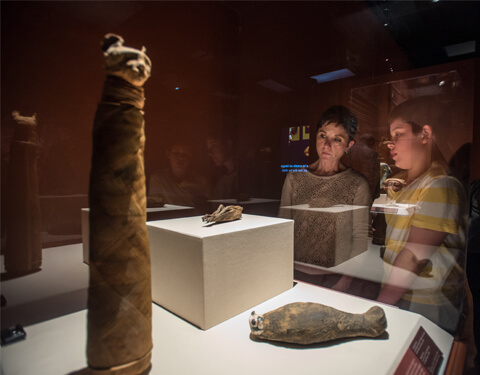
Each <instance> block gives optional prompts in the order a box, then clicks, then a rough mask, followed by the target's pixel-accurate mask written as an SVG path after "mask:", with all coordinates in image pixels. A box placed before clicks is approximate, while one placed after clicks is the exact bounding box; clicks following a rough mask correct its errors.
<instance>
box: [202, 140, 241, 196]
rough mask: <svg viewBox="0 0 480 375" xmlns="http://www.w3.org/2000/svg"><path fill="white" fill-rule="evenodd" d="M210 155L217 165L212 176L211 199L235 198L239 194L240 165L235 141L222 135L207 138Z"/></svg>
mask: <svg viewBox="0 0 480 375" xmlns="http://www.w3.org/2000/svg"><path fill="white" fill-rule="evenodd" d="M206 146H207V152H208V156H209V157H210V159H211V160H212V162H213V164H214V165H215V168H216V170H215V173H214V175H213V176H212V181H211V188H210V194H209V197H210V199H234V198H237V195H238V167H237V162H236V160H235V152H234V149H233V142H232V141H231V140H230V139H224V138H223V137H220V136H209V137H207V140H206Z"/></svg>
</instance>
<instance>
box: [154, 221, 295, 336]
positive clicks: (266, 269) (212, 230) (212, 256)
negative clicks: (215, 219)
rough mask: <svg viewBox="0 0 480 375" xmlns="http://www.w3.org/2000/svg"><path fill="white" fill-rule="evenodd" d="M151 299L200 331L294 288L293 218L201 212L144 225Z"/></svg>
mask: <svg viewBox="0 0 480 375" xmlns="http://www.w3.org/2000/svg"><path fill="white" fill-rule="evenodd" d="M147 228H148V234H149V239H150V253H151V259H152V296H153V301H154V302H155V303H157V304H159V305H161V306H163V307H165V308H166V309H168V310H170V311H172V312H173V313H175V314H177V315H178V316H181V317H182V318H184V319H186V320H187V321H189V322H191V323H192V324H195V325H196V326H198V327H200V328H202V329H208V328H210V327H213V326H215V325H217V324H219V323H221V322H223V321H225V320H227V319H229V318H231V317H233V316H235V315H237V314H239V313H241V312H243V311H245V310H247V309H249V308H251V307H252V306H255V305H257V304H259V303H261V302H263V301H265V300H267V299H269V298H272V297H274V296H276V295H277V294H279V293H282V292H284V291H286V290H288V289H290V288H291V287H292V286H293V221H292V220H286V219H278V218H271V217H264V216H256V215H246V214H244V215H242V219H240V220H236V221H231V222H227V223H219V224H214V225H211V224H206V223H203V222H202V217H201V216H194V217H187V218H181V219H172V220H161V221H153V222H149V223H148V224H147Z"/></svg>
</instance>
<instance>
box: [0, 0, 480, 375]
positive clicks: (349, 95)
mask: <svg viewBox="0 0 480 375" xmlns="http://www.w3.org/2000/svg"><path fill="white" fill-rule="evenodd" d="M1 10H2V12H1V13H2V15H1V17H2V23H1V25H2V26H1V29H2V45H1V49H2V64H1V65H2V66H1V77H2V98H1V103H2V105H1V108H2V125H1V126H2V132H1V133H2V165H1V170H2V179H1V181H2V182H1V184H2V200H1V212H2V234H1V260H2V262H1V267H2V269H1V272H2V273H1V284H2V285H1V294H2V307H1V328H2V341H3V334H4V333H5V334H7V333H8V332H7V330H8V329H9V328H11V327H15V326H16V325H19V328H18V330H17V331H19V332H20V330H21V328H22V327H23V329H24V331H25V333H26V337H25V336H24V335H23V336H22V335H20V336H21V337H19V341H16V342H13V343H7V342H5V343H3V344H2V349H1V350H2V364H1V366H2V374H3V373H4V374H5V375H8V374H14V373H30V372H31V371H32V369H33V367H29V366H31V365H32V366H33V365H34V366H35V371H36V373H42V374H43V373H45V374H50V373H57V372H58V373H68V372H72V371H75V370H79V369H81V368H82V367H85V366H86V365H87V363H88V358H87V355H86V354H85V344H86V340H87V334H86V330H85V327H86V325H87V323H88V319H89V318H88V315H87V310H88V309H87V300H88V293H89V292H88V289H89V273H90V270H91V268H92V267H91V264H90V262H91V259H90V249H91V241H90V239H91V237H90V236H91V233H92V227H91V226H90V225H91V224H92V216H89V215H90V212H91V211H92V207H89V205H90V203H89V184H90V183H91V174H90V173H91V170H93V168H92V160H93V161H94V162H93V166H94V167H95V166H96V167H98V165H99V164H98V160H96V159H95V158H92V153H93V154H94V135H93V136H92V130H93V127H94V126H93V125H94V120H95V119H96V117H95V116H96V111H97V106H98V105H99V103H100V104H101V103H104V101H103V99H102V90H104V86H102V85H104V82H105V80H106V71H105V66H104V52H105V51H102V49H101V48H100V46H101V43H102V40H103V38H104V36H105V35H106V34H107V33H111V32H113V33H116V34H118V35H121V36H122V37H123V38H124V39H125V43H126V44H127V45H128V46H131V47H132V48H135V49H137V50H138V51H140V50H141V48H142V46H145V47H146V52H145V53H146V54H148V57H149V59H150V60H151V63H152V72H151V77H150V78H149V79H148V81H147V82H146V83H145V85H144V87H143V88H144V93H145V99H146V100H145V104H144V106H143V108H140V109H141V110H142V111H143V112H142V116H143V119H144V121H145V122H144V125H143V126H144V134H145V144H144V150H143V149H142V150H141V153H142V155H141V159H142V163H143V164H142V168H143V171H142V173H143V174H144V177H145V182H144V187H141V189H144V190H142V191H144V193H145V201H144V202H143V200H142V199H143V198H142V199H141V200H142V205H143V204H144V205H145V207H144V208H146V216H145V219H146V221H147V226H148V230H149V234H150V243H149V245H150V253H151V254H152V258H151V259H152V267H153V268H154V269H152V276H153V282H152V288H153V296H154V298H153V304H152V322H153V328H152V338H153V344H154V349H153V352H152V355H153V357H152V366H153V367H152V368H151V370H150V373H152V374H156V373H172V374H173V373H209V374H217V373H218V374H220V373H222V374H223V373H238V374H241V373H246V372H248V373H259V374H260V373H271V372H273V371H275V372H278V373H282V372H287V371H288V372H292V371H298V372H299V373H305V374H307V373H318V372H321V371H323V372H326V373H328V372H330V371H331V370H332V369H336V370H337V372H338V373H345V374H346V373H352V371H353V372H357V373H371V372H372V371H374V370H373V369H376V370H378V373H385V374H393V373H395V374H402V373H406V370H405V366H407V367H408V365H409V364H410V365H412V366H413V364H414V363H415V364H416V363H417V362H416V361H418V360H419V359H418V358H419V357H421V354H419V353H418V352H415V350H413V349H412V348H413V347H417V349H418V348H419V347H421V345H417V346H416V345H415V343H418V342H419V337H420V336H421V337H422V340H423V339H424V338H425V340H427V342H428V343H430V342H431V343H432V344H431V346H429V349H428V350H432V351H433V353H434V355H435V356H436V357H435V358H436V359H435V361H434V363H433V364H432V363H429V364H426V363H422V364H421V365H420V364H418V366H421V367H422V366H423V367H422V368H429V369H430V370H431V371H433V372H431V373H450V372H451V371H455V370H457V371H458V370H459V369H460V371H461V369H465V371H466V372H468V371H470V372H471V373H474V371H476V370H477V369H478V367H477V362H476V345H475V340H477V343H478V337H480V331H478V327H477V326H478V322H477V321H478V319H479V317H478V310H479V309H478V306H479V305H478V301H479V300H480V280H478V276H476V272H475V269H478V268H477V266H478V265H479V264H480V262H479V260H480V259H479V258H480V256H479V254H480V250H479V249H478V244H477V242H478V240H476V239H475V238H476V237H475V233H478V179H479V178H480V169H479V167H478V163H476V161H477V160H480V151H479V150H480V147H478V146H479V145H480V143H479V142H480V132H479V129H478V126H476V125H475V124H476V122H478V118H479V114H480V112H479V111H480V102H479V94H478V92H477V91H478V90H477V87H478V82H479V77H480V76H479V72H480V71H479V69H480V63H479V60H478V56H479V52H478V43H479V42H480V41H479V40H478V38H479V32H478V31H479V30H478V27H479V26H478V16H479V13H480V4H479V3H477V2H470V1H465V2H464V1H456V2H454V1H409V2H398V1H315V2H296V1H278V2H277V1H233V2H232V1H201V2H193V1H186V2H171V1H155V2H144V1H122V2H105V1H92V2H82V1H58V2H49V1H36V2H2V3H1ZM108 76H109V77H111V76H112V74H109V75H108ZM97 114H98V112H97ZM95 121H96V120H95ZM142 139H143V138H142ZM113 142H114V139H113V137H112V143H113ZM107 144H109V143H108V142H107ZM470 203H472V204H470ZM220 204H223V205H224V206H228V205H236V206H241V207H242V210H243V218H241V219H240V220H236V221H234V222H232V223H229V222H226V223H218V224H207V223H204V222H202V217H203V215H206V214H210V213H212V212H214V211H215V210H216V209H217V207H219V205H220ZM94 210H95V209H94ZM475 210H476V211H475ZM129 212H131V211H129ZM93 223H94V224H92V225H94V226H95V225H97V224H95V223H97V221H93ZM197 227H198V228H197ZM93 229H95V228H93ZM476 241H477V242H476ZM94 246H96V245H94ZM240 249H243V250H241V251H240ZM276 252H277V253H276ZM470 270H473V271H472V272H470ZM119 272H120V271H119ZM122 272H123V271H122ZM124 272H125V275H126V274H128V272H129V268H128V267H124ZM212 275H213V276H212ZM202 283H204V284H202ZM249 291H250V292H251V293H249ZM162 301H168V302H162ZM179 301H180V302H179ZM190 301H193V302H192V305H189V303H190ZM298 301H303V302H314V303H321V304H325V305H329V306H332V307H335V308H337V309H340V310H344V311H347V312H349V313H355V314H361V313H364V312H365V311H366V310H368V308H370V307H371V306H381V307H382V309H384V311H385V314H386V317H387V322H388V326H387V332H386V334H384V335H382V336H381V337H379V338H377V339H373V340H365V339H363V340H356V339H342V340H340V341H335V343H334V344H332V345H330V344H316V345H311V346H308V347H307V348H303V349H304V350H296V349H299V347H291V346H289V345H287V344H275V345H265V343H261V342H260V343H259V342H257V341H256V340H254V339H253V338H251V337H250V328H249V326H248V317H249V314H250V312H251V310H253V309H255V310H258V312H260V313H264V312H267V311H269V310H273V309H276V308H278V307H280V306H281V305H283V304H285V303H291V302H298ZM190 316H194V318H192V319H190V318H189V317H190ZM209 316H214V317H215V318H214V319H212V322H213V323H210V322H208V323H205V322H203V323H198V322H199V321H201V320H202V319H203V320H205V319H207V318H206V317H209ZM113 318H114V317H112V319H113ZM474 318H476V320H475V322H474ZM184 319H185V320H184ZM208 319H210V318H208ZM188 322H189V323H188ZM190 323H192V324H193V325H191V324H190ZM197 326H198V327H200V328H198V327H197ZM17 331H15V332H17ZM417 335H420V336H417ZM475 335H476V336H475ZM62 337H63V339H64V340H66V341H65V342H68V345H60V343H61V342H63V341H61V340H63V339H61V338H62ZM427 338H428V339H427ZM425 340H423V341H422V342H424V341H425ZM13 341H14V340H13ZM478 344H480V343H478ZM300 348H302V347H301V346H300ZM409 348H410V349H409ZM186 350H188V352H190V353H192V361H184V360H182V359H181V356H182V353H184V352H185V351H186ZM418 350H419V351H420V352H422V353H423V351H424V350H427V349H425V348H423V349H418ZM414 352H415V353H414ZM219 353H221V354H219ZM233 353H235V355H234V354H233ZM372 353H373V354H375V358H376V359H375V361H376V362H375V364H374V362H373V361H372V358H373V357H372V356H371V355H372ZM412 353H413V354H412ZM27 356H28V358H32V360H29V361H24V360H23V359H22V358H25V357H27ZM318 356H321V357H322V358H324V360H322V361H318V360H317V359H318ZM167 357H168V358H167ZM214 358H215V359H214ZM239 358H249V360H248V361H245V360H242V361H239ZM316 358H317V359H316ZM345 358H351V359H352V360H351V361H345V360H344V359H345ZM378 358H380V359H378ZM27 362H28V363H27ZM186 362H188V363H186ZM353 364H355V370H353V369H352V368H351V366H352V365H353ZM429 366H430V367H429ZM432 366H433V367H432ZM226 368H228V371H226V370H225V369H226ZM232 369H234V370H232ZM432 369H433V370H432ZM309 371H310V372H309Z"/></svg>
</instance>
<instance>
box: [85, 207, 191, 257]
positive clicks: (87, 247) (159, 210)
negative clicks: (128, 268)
mask: <svg viewBox="0 0 480 375" xmlns="http://www.w3.org/2000/svg"><path fill="white" fill-rule="evenodd" d="M192 210H193V207H187V206H176V205H173V204H165V205H164V206H162V207H152V208H147V221H148V220H149V214H150V215H161V214H162V213H163V214H165V215H171V214H172V213H174V212H182V211H192ZM89 212H90V209H89V208H82V210H81V213H82V242H83V262H84V263H86V264H89V261H90V221H89ZM170 218H171V216H165V219H170ZM162 219H163V218H162ZM157 220H158V218H157Z"/></svg>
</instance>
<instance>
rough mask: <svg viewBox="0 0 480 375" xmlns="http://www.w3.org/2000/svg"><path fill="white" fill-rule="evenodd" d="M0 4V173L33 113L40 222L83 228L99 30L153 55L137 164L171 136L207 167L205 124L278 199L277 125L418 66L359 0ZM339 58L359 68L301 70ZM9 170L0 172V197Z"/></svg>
mask: <svg viewBox="0 0 480 375" xmlns="http://www.w3.org/2000/svg"><path fill="white" fill-rule="evenodd" d="M1 17H2V32H1V38H2V39H1V42H2V44H1V48H2V55H1V56H2V61H1V121H2V125H1V133H2V177H4V176H5V174H4V172H5V171H6V170H7V167H8V159H9V144H10V141H11V135H12V129H13V121H12V119H11V112H12V111H13V110H19V111H20V113H21V114H22V115H26V116H30V115H32V114H33V113H37V115H38V123H39V127H38V136H39V159H38V160H39V175H40V195H41V204H42V210H43V211H42V219H43V229H44V231H46V232H47V233H53V234H57V233H63V234H67V233H68V234H76V235H78V234H79V233H80V214H79V209H80V208H81V207H86V205H87V198H86V196H87V191H88V178H89V169H90V153H91V127H92V123H93V117H94V113H95V109H96V105H97V102H98V100H99V98H100V94H101V88H102V83H103V80H104V71H103V66H102V61H103V60H102V52H101V50H100V42H101V41H102V39H103V36H104V35H105V34H106V33H108V32H114V33H117V34H119V35H121V36H122V37H123V38H124V39H125V41H126V44H127V45H129V46H132V47H136V48H140V47H141V46H143V45H144V46H146V48H147V53H148V55H149V56H150V58H151V60H152V63H153V70H152V76H151V78H150V79H149V81H148V82H147V83H146V86H145V92H146V97H147V101H146V106H145V122H146V136H147V141H146V153H145V158H146V172H147V174H150V173H151V172H152V171H154V170H157V169H159V168H162V167H163V166H164V165H165V164H166V158H165V149H166V147H167V146H168V145H169V144H172V143H173V141H174V140H176V139H187V140H188V141H189V142H190V144H191V148H192V153H193V155H194V160H195V165H194V166H195V168H197V169H198V171H199V172H200V173H204V174H205V175H207V174H208V173H209V172H210V170H211V168H212V166H211V161H210V160H209V158H208V155H207V151H206V148H205V137H206V135H207V134H209V133H217V134H222V135H224V136H226V137H228V138H231V139H233V140H234V142H235V153H236V156H237V158H238V159H242V160H243V161H244V162H245V163H244V164H243V167H244V171H247V173H246V174H244V175H245V176H247V177H246V178H245V181H244V182H243V185H244V186H250V188H251V189H250V190H251V191H250V193H251V194H254V195H255V196H259V197H265V198H278V197H279V195H280V191H281V187H282V182H283V178H284V174H282V173H281V171H280V162H279V160H280V153H281V147H280V145H281V130H282V129H284V128H285V127H289V126H300V125H311V126H314V125H315V124H316V121H317V120H318V118H319V117H320V115H321V113H322V112H323V111H324V110H325V109H326V108H328V107H329V106H330V105H333V104H345V105H349V104H350V101H351V89H352V88H354V87H358V86H359V85H367V86H368V85H370V84H377V83H379V82H381V81H383V82H387V81H388V80H390V79H392V77H394V76H395V77H397V78H402V73H398V72H401V71H404V72H405V74H403V76H404V78H407V77H409V75H411V74H413V75H414V74H415V73H414V72H413V73H411V74H410V69H412V68H414V67H413V66H412V64H411V63H410V61H409V60H408V59H407V58H406V57H405V54H404V52H403V51H402V49H401V48H400V47H399V46H398V45H397V44H396V43H395V42H394V40H393V39H392V37H391V36H390V34H389V33H388V32H387V31H385V28H384V27H383V25H382V24H381V23H379V22H378V20H377V19H376V18H375V17H374V15H373V14H372V13H371V12H370V11H369V9H368V7H367V6H366V4H365V3H364V2H358V1H354V2H324V1H317V2H293V1H291V2H256V1H254V2H229V1H226V2H223V1H214V2H208V1H202V2H176V1H169V2H142V1H135V2H129V1H121V2H110V1H98V2H84V1H64V2H43V1H39V2H1ZM386 57H388V58H389V63H388V64H387V63H386V62H385V59H386ZM392 66H393V67H395V74H394V75H391V72H390V67H392ZM344 67H348V68H350V69H351V70H352V71H354V72H355V73H356V75H357V77H360V78H355V79H344V80H339V81H334V82H330V83H326V84H317V83H316V81H315V80H313V79H312V78H310V77H311V76H313V75H316V74H320V73H324V72H328V71H331V70H336V69H341V68H344ZM477 71H478V68H477ZM359 80H361V81H362V83H359ZM264 81H273V82H274V83H278V84H280V85H282V86H283V87H285V88H287V89H286V90H284V91H282V90H280V91H278V90H275V89H272V88H271V87H270V88H269V87H265V86H262V85H261V84H260V83H261V82H264ZM177 88H178V89H177ZM379 102H381V103H382V104H381V105H380V107H382V108H381V110H380V111H379V113H378V114H375V116H373V117H372V118H373V119H374V120H372V121H373V122H375V121H379V122H383V121H384V118H385V113H386V111H387V109H386V106H387V105H388V103H389V101H388V100H387V99H385V97H384V96H382V98H379ZM468 110H469V111H471V108H470V107H469V109H468ZM376 125H377V124H372V129H370V131H373V132H374V133H375V134H374V135H375V137H376V138H377V137H381V134H382V132H383V130H378V131H377V130H376V128H375V129H373V128H374V127H375V126H376ZM383 125H384V124H383V123H382V126H383ZM382 129H384V128H382ZM467 137H468V136H467ZM265 150H269V152H268V155H267V154H265ZM314 156H315V155H314V150H313V157H314ZM248 171H250V172H251V173H248ZM260 177H262V179H261V180H262V184H261V185H258V182H259V181H260V179H259V178H260ZM7 182H8V181H7V180H6V179H5V178H2V210H3V198H4V197H5V184H6V183H7ZM65 196H68V197H69V198H68V199H66V200H65V199H63V198H62V197H65ZM2 215H3V212H2Z"/></svg>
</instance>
